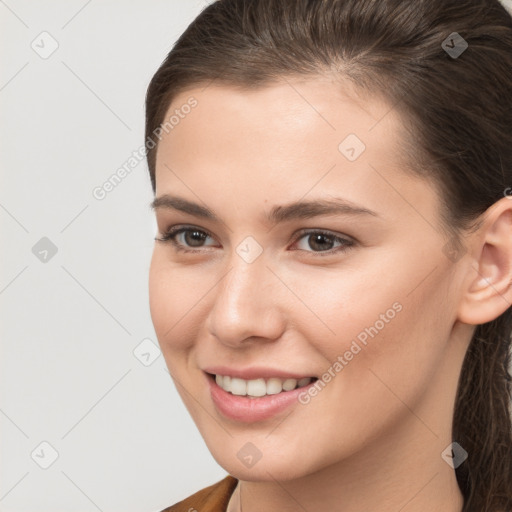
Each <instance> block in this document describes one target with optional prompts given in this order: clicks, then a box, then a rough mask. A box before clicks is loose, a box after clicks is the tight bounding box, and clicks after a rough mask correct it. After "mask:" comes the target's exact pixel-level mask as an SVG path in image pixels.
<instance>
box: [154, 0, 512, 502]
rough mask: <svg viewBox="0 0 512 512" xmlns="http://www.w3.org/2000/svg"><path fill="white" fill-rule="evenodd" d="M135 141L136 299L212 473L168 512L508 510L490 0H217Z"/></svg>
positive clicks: (508, 260) (506, 130) (508, 297)
mask: <svg viewBox="0 0 512 512" xmlns="http://www.w3.org/2000/svg"><path fill="white" fill-rule="evenodd" d="M146 137H147V138H146V147H147V158H148V165H149V171H150V175H151V182H152V186H153V192H154V193H155V200H154V202H153V204H152V206H153V208H154V210H155V214H156V220H157V224H158V236H157V237H156V242H155V247H154V252H153V257H152V261H151V268H150V282H149V287H150V308H151V316H152V320H153V323H154V326H155V331H156V334H157V336H158V340H159V343H160V346H161V348H162V351H163V354H164V356H165V360H166V363H167V367H168V369H169V372H170V374H171V376H172V378H173V380H174V382H175V384H176V386H177V389H178V391H179V393H180V396H181V397H182V399H183V401H184V403H185V405H186V407H187V409H188V411H189V412H190V414H191V416H192V418H193V420H194V421H195V423H196V425H197V427H198V429H199V431H200V432H201V435H202V436H203V438H204V440H205V442H206V444H207V446H208V448H209V450H210V451H211V453H212V455H213V457H214V458H215V459H216V461H217V462H218V463H219V464H220V465H221V466H222V467H223V468H224V469H225V470H226V471H227V472H228V473H229V474H228V475H227V476H226V477H225V478H224V479H223V480H221V481H220V482H217V483H215V484H213V485H212V486H210V487H208V488H206V489H203V490H200V491H198V492H197V493H195V494H194V495H193V496H190V497H188V498H186V499H184V500H183V501H181V502H180V503H177V504H176V505H174V506H171V507H169V508H167V509H166V511H191V510H198V511H200V512H205V511H210V510H211V511H214V510H215V511H226V510H227V511H229V512H238V511H242V510H243V512H255V511H275V510H279V511H292V510H293V511H296V510H306V511H316V510H336V511H339V512H355V511H362V510H373V511H379V512H387V511H398V510H404V511H407V512H412V511H415V512H419V511H421V512H426V511H433V510H436V511H438V510H442V511H443V512H460V511H463V512H469V511H471V512H473V511H478V512H484V511H485V512H498V511H499V512H507V511H508V512H510V511H511V510H512V456H511V452H512V427H511V420H510V398H511V387H510V382H511V376H510V373H509V362H510V344H511V331H512V309H511V304H512V200H511V190H512V189H511V187H512V18H511V16H510V14H509V13H507V11H506V10H505V9H504V7H503V6H502V5H501V4H500V3H499V2H498V0H493V1H490V0H416V1H403V0H314V1H313V0H309V1H308V0H251V1H249V0H220V1H217V2H214V3H213V4H211V5H209V6H208V7H207V8H206V9H204V10H203V11H202V12H201V13H200V15H199V16H198V17H197V18H196V19H195V20H194V21H193V22H192V23H191V25H190V26H189V27H188V28H187V30H186V31H185V32H184V33H183V35H182V36H181V37H180V38H179V40H178V41H177V43H176V44H175V46H174V47H173V49H172V51H171V52H170V53H169V55H168V57H167V58H166V60H165V61H164V63H163V64H162V65H161V66H160V68H159V69H158V71H157V72H156V74H155V76H154V77H153V79H152V81H151V83H150V85H149V88H148V92H147V98H146Z"/></svg>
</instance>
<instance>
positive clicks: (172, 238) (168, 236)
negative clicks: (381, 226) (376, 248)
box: [155, 226, 355, 257]
mask: <svg viewBox="0 0 512 512" xmlns="http://www.w3.org/2000/svg"><path fill="white" fill-rule="evenodd" d="M191 231H192V232H199V233H201V234H204V235H206V236H209V237H210V238H214V237H213V235H212V234H211V233H210V232H208V231H206V230H204V229H199V228H195V227H193V226H188V227H183V226H173V227H171V228H169V229H168V230H167V231H166V232H165V233H164V234H163V236H162V237H160V238H158V237H155V240H156V241H159V242H164V243H171V244H172V245H173V246H174V248H175V249H176V250H177V251H179V252H183V253H197V252H199V251H201V250H202V248H201V247H199V248H197V249H187V248H185V247H183V246H182V245H180V244H179V243H178V242H177V241H176V237H177V236H178V235H179V234H180V233H186V232H191ZM310 235H327V237H328V238H331V239H332V240H333V241H334V242H340V243H342V244H343V245H341V246H338V247H337V248H334V249H329V250H326V251H305V250H303V249H295V250H302V251H304V252H309V253H312V254H314V255H315V257H316V256H320V257H322V256H332V255H333V254H335V253H339V252H341V253H343V252H346V251H347V250H348V249H350V248H351V247H352V246H354V245H355V242H354V241H353V240H351V239H348V238H343V237H341V236H338V235H334V234H332V233H331V232H329V231H323V230H319V229H309V230H302V231H300V232H299V234H298V235H297V236H296V237H295V238H294V242H293V243H294V244H295V243H296V242H298V241H299V240H300V239H301V238H304V237H305V236H310Z"/></svg>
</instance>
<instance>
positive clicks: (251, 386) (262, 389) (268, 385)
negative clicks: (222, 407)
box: [207, 373, 318, 398]
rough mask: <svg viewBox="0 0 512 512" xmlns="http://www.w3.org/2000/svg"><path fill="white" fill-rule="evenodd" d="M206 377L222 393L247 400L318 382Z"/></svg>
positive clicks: (310, 380) (209, 375) (313, 378)
mask: <svg viewBox="0 0 512 512" xmlns="http://www.w3.org/2000/svg"><path fill="white" fill-rule="evenodd" d="M207 375H208V377H209V378H210V379H212V380H214V381H215V382H216V383H217V385H218V386H219V387H220V388H222V389H223V390H224V391H226V392H228V393H230V394H232V395H237V396H246V397H247V398H260V397H264V396H268V395H278V394H280V393H286V392H287V391H293V390H294V389H298V388H302V387H305V386H308V385H309V384H311V383H312V382H315V381H317V380H318V378H317V377H303V378H301V379H281V378H279V377H270V378H267V379H264V378H259V379H251V380H246V379H240V378H238V377H231V376H229V375H214V374H212V373H207Z"/></svg>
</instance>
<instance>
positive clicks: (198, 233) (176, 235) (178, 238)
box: [155, 226, 355, 256]
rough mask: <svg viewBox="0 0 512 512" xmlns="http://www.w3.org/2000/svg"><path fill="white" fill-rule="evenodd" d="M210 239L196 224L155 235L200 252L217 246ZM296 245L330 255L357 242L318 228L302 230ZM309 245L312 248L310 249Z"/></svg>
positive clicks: (184, 248) (160, 239)
mask: <svg viewBox="0 0 512 512" xmlns="http://www.w3.org/2000/svg"><path fill="white" fill-rule="evenodd" d="M208 239H211V240H213V236H212V235H211V234H210V233H209V232H208V231H205V230H204V229H199V228H197V227H194V226H172V227H171V228H169V229H168V230H167V231H166V232H165V233H164V234H163V235H162V236H161V237H160V238H159V237H155V240H157V241H159V242H170V243H171V244H173V246H174V247H175V248H176V250H177V251H182V252H190V253H194V252H198V250H197V249H201V248H203V247H212V246H215V245H214V244H210V245H205V241H207V240H208ZM303 239H304V240H303ZM302 240H303V241H302ZM294 245H298V246H299V247H298V249H293V250H300V251H305V252H310V253H313V254H316V255H318V256H328V255H332V254H334V253H338V252H343V251H347V250H348V249H349V248H350V247H352V246H353V245H355V242H354V240H352V239H349V238H344V237H342V236H339V235H335V234H333V233H330V232H328V231H322V230H318V229H317V230H308V231H302V232H300V233H299V236H298V237H296V239H295V242H294ZM308 247H309V248H310V249H312V250H309V249H308Z"/></svg>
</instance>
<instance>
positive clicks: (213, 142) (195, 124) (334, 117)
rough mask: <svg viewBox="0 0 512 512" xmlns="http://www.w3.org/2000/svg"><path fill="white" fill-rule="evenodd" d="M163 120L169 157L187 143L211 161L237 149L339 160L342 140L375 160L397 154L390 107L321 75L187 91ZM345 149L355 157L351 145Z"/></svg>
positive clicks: (397, 129) (397, 131) (398, 129)
mask: <svg viewBox="0 0 512 512" xmlns="http://www.w3.org/2000/svg"><path fill="white" fill-rule="evenodd" d="M191 98H193V101H194V103H195V106H194V107H193V108H190V107H189V104H190V103H191ZM169 119H171V120H172V121H173V122H172V126H171V127H170V130H169V131H168V133H164V136H163V141H162V142H163V144H159V146H166V147H167V148H169V149H172V150H173V152H174V153H175V155H177V153H179V149H180V148H182V144H183V142H188V143H190V142H191V140H192V139H194V140H195V146H196V149H197V151H196V156H197V154H198V153H199V152H201V151H203V152H206V151H210V153H211V150H212V149H216V151H215V153H216V156H217V157H220V156H221V155H222V154H223V155H228V154H232V155H234V154H236V153H238V154H240V153H241V152H242V151H241V150H242V149H243V153H244V154H246V155H247V156H249V155H252V156H254V152H256V154H257V153H259V151H260V150H261V149H262V148H265V149H266V150H269V151H273V152H275V154H276V155H278V154H284V153H288V156H287V158H288V159H290V158H293V153H294V152H295V154H296V155H297V158H300V157H301V155H303V153H304V152H308V154H314V153H315V152H317V151H321V152H322V153H325V151H326V150H327V151H328V152H329V154H334V155H337V153H338V152H339V151H340V147H339V145H340V144H341V143H343V142H344V141H345V140H346V139H347V138H348V141H347V143H348V146H350V144H349V143H350V142H354V143H356V144H357V147H356V148H355V152H356V153H358V152H362V151H363V149H364V150H365V151H366V150H367V149H369V150H375V151H377V150H378V153H379V158H380V159H382V158H384V157H387V156H393V157H394V160H395V161H396V160H397V159H399V158H401V157H402V156H403V154H402V153H403V152H401V151H395V150H397V149H398V148H397V147H396V144H397V143H398V142H400V138H401V134H402V132H403V124H402V122H401V119H400V117H399V116H398V114H397V112H395V111H394V109H393V108H392V107H391V106H390V105H389V103H388V102H387V101H385V100H384V99H383V98H381V97H380V96H377V95H372V96H370V95H368V94H366V95H365V96H364V97H363V96H362V95H361V91H356V89H355V88H354V86H353V85H352V84H351V83H350V82H346V81H340V80H337V81H334V80H332V79H328V78H326V77H315V78H308V79H305V78H300V79H299V78H295V79H292V78H281V79H280V80H279V81H277V82H274V83H271V84H268V85H266V86H263V87H258V88H256V89H248V88H243V87H241V86H240V87H235V86H233V85H223V84H219V83H218V82H213V83H211V84H206V85H201V86H196V87H192V88H189V89H186V90H184V91H181V92H180V93H179V94H178V95H177V96H176V97H175V98H174V99H173V101H172V103H171V105H170V106H169V108H168V110H167V112H166V115H165V118H164V123H165V121H166V120H169ZM349 136H350V137H349ZM241 145H242V146H243V148H241V147H240V146H241ZM212 146H215V148H213V147H212ZM292 146H293V147H292ZM345 149H347V150H348V154H347V156H348V157H354V155H353V154H351V148H350V147H348V148H345ZM163 152H164V151H162V153H163ZM159 153H160V148H159ZM352 153H353V152H352ZM367 154H368V153H367ZM266 156H267V157H268V155H266ZM157 159H158V155H157ZM269 163H270V162H268V160H267V165H268V164H269Z"/></svg>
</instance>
